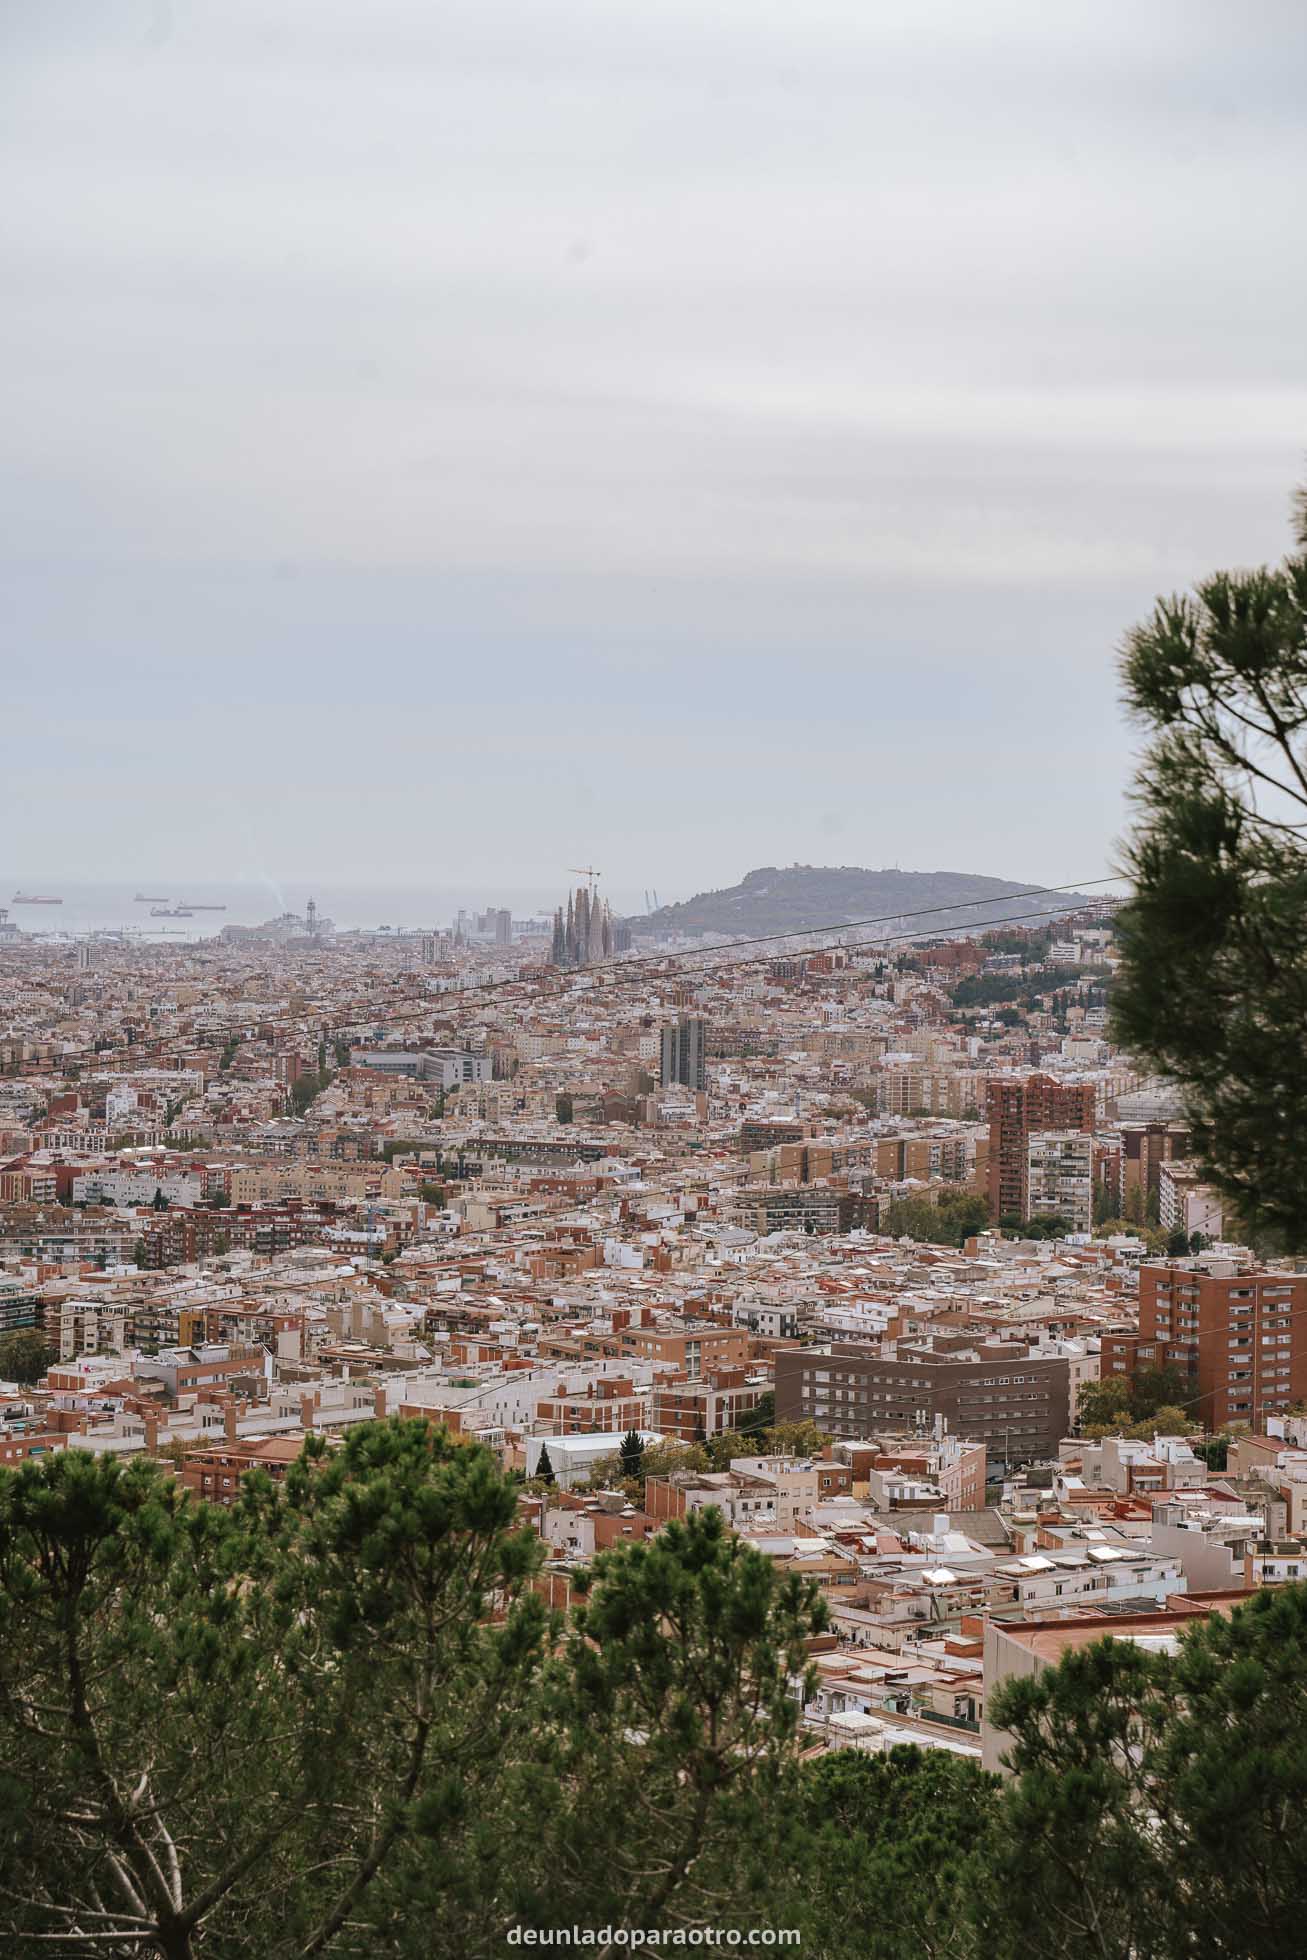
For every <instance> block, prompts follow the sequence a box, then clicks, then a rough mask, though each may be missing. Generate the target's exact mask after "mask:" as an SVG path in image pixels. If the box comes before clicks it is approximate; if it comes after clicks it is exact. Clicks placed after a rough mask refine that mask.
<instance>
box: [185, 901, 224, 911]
mask: <svg viewBox="0 0 1307 1960" xmlns="http://www.w3.org/2000/svg"><path fill="white" fill-rule="evenodd" d="M177 903H178V904H179V905H184V906H185V907H186V910H187V911H188V912H225V911H226V910H227V908H226V906H225V905H200V904H198V903H197V902H196V901H195V900H193V899H189V898H180V899H178V901H177Z"/></svg>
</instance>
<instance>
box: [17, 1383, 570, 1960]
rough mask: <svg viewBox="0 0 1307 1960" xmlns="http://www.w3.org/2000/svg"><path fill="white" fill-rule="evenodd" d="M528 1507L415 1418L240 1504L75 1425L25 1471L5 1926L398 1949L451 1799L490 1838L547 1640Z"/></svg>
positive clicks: (138, 1947)
mask: <svg viewBox="0 0 1307 1960" xmlns="http://www.w3.org/2000/svg"><path fill="white" fill-rule="evenodd" d="M514 1515H515V1499H514V1494H513V1491H512V1487H511V1486H510V1485H509V1484H508V1483H507V1482H506V1481H505V1480H504V1479H503V1478H502V1477H501V1476H500V1474H499V1472H498V1470H497V1468H496V1467H495V1465H494V1463H493V1460H492V1459H491V1457H490V1456H489V1454H488V1452H485V1451H483V1450H479V1449H474V1448H470V1447H464V1446H461V1445H457V1444H455V1443H453V1442H451V1440H450V1439H449V1437H448V1436H447V1435H446V1434H445V1432H444V1431H435V1432H433V1431H432V1430H431V1429H430V1428H429V1427H428V1426H427V1425H426V1424H424V1423H417V1422H414V1423H407V1422H398V1421H396V1422H389V1423H372V1424H368V1425H363V1426H360V1428H358V1429H357V1430H352V1431H351V1432H350V1433H349V1435H348V1437H347V1438H346V1441H345V1444H344V1446H343V1448H342V1449H341V1450H340V1451H338V1452H337V1453H335V1454H334V1455H332V1456H329V1457H328V1456H325V1455H324V1454H323V1453H322V1449H321V1445H318V1446H317V1447H316V1448H312V1446H310V1448H308V1449H306V1453H305V1455H304V1456H303V1457H302V1458H301V1459H300V1460H299V1462H297V1463H296V1464H295V1465H293V1466H291V1469H290V1471H289V1472H288V1475H287V1478H286V1482H285V1486H284V1488H283V1489H282V1490H280V1491H278V1490H277V1489H276V1488H275V1487H274V1486H273V1485H272V1483H271V1482H270V1480H269V1479H268V1478H267V1477H266V1475H263V1474H262V1473H255V1474H254V1475H252V1476H251V1477H249V1478H247V1479H246V1480H245V1487H244V1491H243V1494H242V1496H241V1498H240V1501H239V1502H238V1503H237V1504H236V1505H235V1506H233V1508H232V1509H231V1510H230V1511H223V1510H219V1509H215V1508H213V1507H211V1506H208V1505H200V1504H194V1503H191V1502H190V1501H188V1499H187V1498H186V1497H185V1496H184V1494H183V1493H182V1492H181V1490H180V1489H179V1488H178V1486H176V1485H175V1484H174V1483H173V1482H172V1480H171V1479H170V1478H169V1477H168V1476H167V1475H166V1474H165V1473H164V1472H163V1471H162V1470H161V1469H160V1468H159V1467H158V1466H156V1465H153V1464H148V1463H134V1464H132V1465H131V1466H130V1467H127V1466H124V1465H123V1464H121V1463H119V1462H117V1461H116V1460H114V1459H112V1458H108V1459H98V1458H91V1457H88V1456H86V1455H84V1454H82V1453H80V1452H78V1451H74V1450H69V1451H60V1452H58V1453H56V1454H52V1455H51V1456H49V1457H48V1458H43V1459H34V1460H32V1461H30V1462H28V1463H26V1464H24V1465H23V1466H22V1468H21V1469H20V1470H18V1471H16V1472H7V1473H4V1474H3V1476H0V1736H2V1737H3V1761H4V1765H5V1768H4V1774H3V1777H2V1778H0V1939H3V1940H4V1941H5V1943H6V1945H5V1950H6V1951H7V1952H14V1953H22V1952H28V1951H32V1952H35V1951H44V1950H46V1948H45V1945H43V1944H42V1936H44V1935H50V1934H55V1933H59V1934H61V1935H71V1934H72V1933H73V1932H75V1930H76V1929H77V1928H79V1927H81V1926H84V1925H86V1924H87V1923H90V1924H92V1925H94V1926H95V1927H96V1929H97V1932H98V1933H99V1934H100V1935H101V1940H100V1944H98V1945H97V1946H95V1947H93V1948H91V1949H88V1950H93V1951H122V1952H127V1951H131V1952H140V1953H154V1954H160V1955H163V1956H166V1960H190V1956H192V1955H195V1954H199V1953H200V1952H201V1951H203V1952H205V1953H212V1954H214V1955H218V1956H226V1955H228V1954H232V1955H236V1954H246V1953H248V1954H250V1955H255V1954H258V1955H265V1954H266V1955H282V1954H284V1955H290V1954H295V1955H300V1956H309V1955H313V1954H316V1953H320V1952H326V1951H328V1950H330V1951H333V1952H346V1951H348V1952H354V1953H361V1952H374V1951H378V1950H380V1947H381V1944H382V1929H383V1928H384V1927H386V1926H388V1925H389V1923H390V1918H391V1915H392V1913H393V1910H394V1907H395V1893H396V1888H398V1887H401V1886H402V1885H403V1883H404V1881H405V1878H406V1875H407V1874H409V1873H410V1872H411V1871H412V1869H413V1867H414V1866H415V1865H419V1864H420V1863H421V1862H422V1859H423V1845H424V1839H423V1835H422V1832H423V1829H424V1828H426V1827H429V1826H430V1823H431V1821H432V1820H433V1818H435V1817H437V1816H438V1817H439V1821H440V1829H441V1833H442V1837H443V1839H444V1842H445V1844H446V1845H447V1846H448V1847H449V1848H450V1849H452V1848H453V1846H454V1845H458V1846H460V1848H461V1850H462V1852H463V1855H464V1856H467V1855H468V1853H467V1846H468V1836H469V1824H468V1819H469V1817H470V1816H474V1815H475V1811H476V1806H477V1804H478V1802H479V1801H480V1797H479V1794H478V1793H479V1791H481V1790H482V1788H483V1786H484V1787H485V1788H486V1790H487V1791H489V1790H490V1789H491V1788H492V1787H493V1786H494V1785H495V1781H496V1778H497V1777H498V1776H499V1773H500V1772H499V1767H498V1766H499V1765H500V1763H501V1762H502V1761H503V1758H504V1752H505V1751H506V1750H507V1749H508V1747H509V1745H510V1743H511V1739H512V1735H513V1732H514V1727H515V1724H516V1723H518V1722H520V1721H521V1719H522V1712H521V1711H522V1701H523V1694H524V1691H525V1689H526V1688H527V1686H528V1685H529V1683H530V1681H531V1679H532V1678H533V1676H534V1673H535V1671H536V1669H537V1668H538V1665H539V1662H540V1658H541V1652H542V1641H543V1638H544V1634H545V1629H546V1616H545V1614H544V1612H543V1608H542V1606H541V1604H540V1602H539V1600H538V1599H537V1598H536V1597H535V1595H534V1594H533V1593H531V1592H530V1591H529V1589H528V1587H527V1582H528V1580H529V1578H530V1575H531V1572H532V1570H533V1568H534V1565H535V1563H536V1560H537V1557H538V1550H537V1547H536V1546H535V1544H534V1543H533V1541H531V1540H530V1539H528V1538H527V1537H525V1536H524V1535H523V1534H521V1533H518V1532H516V1531H515V1530H514V1529H513V1522H514ZM492 1596H493V1597H496V1598H498V1599H499V1600H500V1601H501V1602H502V1606H503V1609H504V1613H505V1617H504V1618H503V1619H502V1620H501V1621H499V1622H497V1623H495V1622H491V1621H490V1620H489V1619H488V1617H487V1608H488V1605H489V1602H490V1600H491V1598H492ZM451 1778H458V1779H459V1780H460V1784H461V1786H462V1789H463V1796H462V1799H461V1801H460V1804H459V1805H457V1806H451V1804H450V1803H449V1800H448V1791H449V1785H450V1780H451ZM114 1933H116V1934H117V1941H116V1943H115V1944H113V1945H112V1946H111V1945H109V1944H108V1942H109V1940H110V1935H111V1934H114ZM56 1945H58V1943H56ZM64 1950H80V1949H76V1948H75V1947H74V1944H73V1942H72V1941H71V1940H69V1942H68V1944H67V1945H66V1946H65V1948H64ZM418 1950H419V1949H417V1948H416V1947H414V1949H413V1951H414V1952H415V1953H416V1951H418ZM423 1950H425V1949H423Z"/></svg>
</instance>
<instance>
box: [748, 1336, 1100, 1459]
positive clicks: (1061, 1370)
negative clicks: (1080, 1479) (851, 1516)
mask: <svg viewBox="0 0 1307 1960" xmlns="http://www.w3.org/2000/svg"><path fill="white" fill-rule="evenodd" d="M886 1349H888V1350H889V1351H888V1352H887V1351H885V1350H886ZM776 1415H777V1419H778V1421H781V1422H803V1421H812V1422H815V1423H817V1424H818V1425H819V1426H820V1427H821V1428H822V1429H825V1430H827V1431H829V1433H830V1434H831V1435H833V1436H846V1437H859V1436H867V1435H869V1434H875V1433H876V1431H877V1430H878V1429H881V1428H886V1427H891V1426H892V1427H896V1428H902V1427H906V1428H913V1427H921V1428H929V1427H930V1426H931V1425H933V1423H934V1422H935V1419H936V1418H937V1417H942V1418H943V1421H944V1423H945V1425H946V1426H947V1427H948V1428H949V1429H950V1430H952V1431H954V1432H955V1433H956V1434H957V1435H960V1436H968V1437H974V1438H975V1439H976V1440H977V1441H979V1442H983V1443H984V1444H985V1446H986V1449H987V1451H988V1453H989V1455H990V1456H991V1457H997V1458H1000V1459H1001V1460H1002V1461H1004V1462H1007V1463H1019V1462H1030V1461H1032V1460H1033V1459H1035V1458H1038V1457H1044V1456H1050V1455H1054V1454H1056V1451H1057V1445H1058V1441H1059V1439H1060V1438H1061V1437H1062V1436H1063V1435H1065V1433H1066V1430H1067V1427H1068V1422H1069V1416H1070V1382H1069V1363H1068V1361H1067V1358H1066V1356H1065V1355H1062V1354H1049V1353H1039V1352H1035V1351H1032V1350H1031V1349H1029V1348H1028V1347H1027V1346H1026V1344H1025V1343H1024V1342H1019V1341H986V1342H982V1343H980V1344H979V1345H977V1344H975V1343H973V1342H971V1341H970V1340H968V1339H967V1338H966V1337H965V1336H959V1337H957V1338H956V1339H952V1338H949V1337H940V1338H939V1339H937V1340H936V1341H935V1342H933V1343H926V1342H919V1343H918V1342H907V1341H898V1342H894V1343H885V1344H884V1348H882V1347H877V1346H874V1345H869V1344H864V1343H860V1342H853V1341H847V1342H846V1341H837V1342H832V1343H831V1344H830V1345H829V1346H828V1347H824V1348H781V1349H779V1350H778V1351H777V1354H776Z"/></svg>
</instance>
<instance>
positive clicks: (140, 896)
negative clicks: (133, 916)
mask: <svg viewBox="0 0 1307 1960" xmlns="http://www.w3.org/2000/svg"><path fill="white" fill-rule="evenodd" d="M132 903H133V904H134V905H166V904H167V903H168V901H167V899H166V898H159V897H158V896H157V895H156V896H155V897H154V898H151V897H150V896H149V894H148V893H147V892H137V894H136V897H135V898H134V899H133V901H132Z"/></svg>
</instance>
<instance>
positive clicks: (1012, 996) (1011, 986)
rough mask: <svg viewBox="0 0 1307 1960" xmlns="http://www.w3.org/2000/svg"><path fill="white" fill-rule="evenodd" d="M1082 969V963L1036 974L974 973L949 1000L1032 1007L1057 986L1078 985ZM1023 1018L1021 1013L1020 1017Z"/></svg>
mask: <svg viewBox="0 0 1307 1960" xmlns="http://www.w3.org/2000/svg"><path fill="white" fill-rule="evenodd" d="M1082 971H1083V969H1082V968H1080V967H1078V966H1059V967H1054V968H1052V969H1050V970H1049V971H1048V972H1046V973H1037V974H1034V975H1033V976H1032V975H1030V974H1028V973H976V974H970V975H968V976H967V978H966V979H965V980H959V981H958V983H957V985H956V986H955V987H953V988H952V989H951V990H950V993H949V999H950V1000H951V1001H952V1002H953V1005H954V1006H955V1007H990V1006H993V1005H995V1004H997V1003H998V1002H1000V1001H1011V1002H1013V1003H1014V1004H1019V1005H1020V1006H1021V1007H1024V1008H1026V1009H1030V1008H1032V1007H1034V1006H1035V1004H1036V1002H1037V1001H1038V1000H1039V999H1040V998H1041V997H1042V996H1043V995H1044V994H1048V993H1051V992H1052V991H1053V990H1054V989H1055V988H1065V987H1071V986H1074V985H1075V983H1076V981H1077V980H1079V978H1080V976H1081V973H1082ZM1020 1018H1021V1017H1020V1015H1019V1014H1018V1015H1017V1016H1016V1019H1018V1020H1019V1019H1020Z"/></svg>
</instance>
